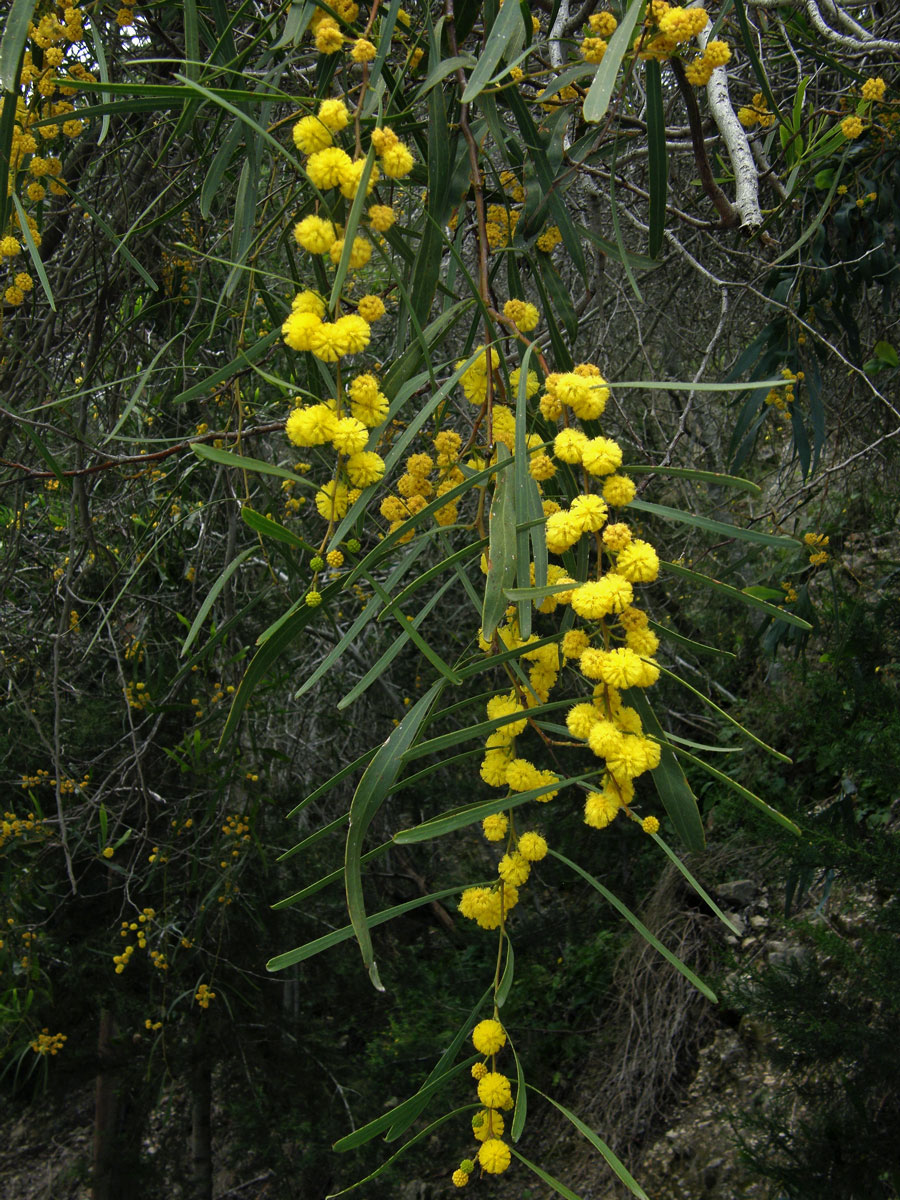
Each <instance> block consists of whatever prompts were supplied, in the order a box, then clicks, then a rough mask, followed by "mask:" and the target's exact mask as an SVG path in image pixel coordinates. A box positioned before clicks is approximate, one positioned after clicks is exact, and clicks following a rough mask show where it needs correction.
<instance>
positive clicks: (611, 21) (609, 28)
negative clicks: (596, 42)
mask: <svg viewBox="0 0 900 1200" xmlns="http://www.w3.org/2000/svg"><path fill="white" fill-rule="evenodd" d="M618 24H619V22H618V21H617V20H616V18H615V17H614V16H613V15H612V13H611V12H598V13H591V15H590V16H589V17H588V25H589V27H590V30H591V33H596V34H597V36H598V37H602V38H607V39H608V38H611V37H612V35H613V34H614V33H615V31H616V29H617V28H618Z"/></svg>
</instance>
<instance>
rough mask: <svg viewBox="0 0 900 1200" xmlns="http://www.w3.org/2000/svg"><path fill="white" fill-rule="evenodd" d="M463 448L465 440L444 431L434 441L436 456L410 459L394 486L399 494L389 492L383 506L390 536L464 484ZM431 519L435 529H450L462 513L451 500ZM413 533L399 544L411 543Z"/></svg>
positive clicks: (423, 454) (451, 431) (407, 535)
mask: <svg viewBox="0 0 900 1200" xmlns="http://www.w3.org/2000/svg"><path fill="white" fill-rule="evenodd" d="M461 445H462V438H461V437H460V435H459V434H458V433H456V432H455V431H454V430H452V429H443V430H441V431H440V432H438V433H436V434H435V435H434V437H433V439H432V448H433V450H434V454H426V453H421V452H420V453H416V454H411V455H409V457H408V458H407V460H406V464H405V470H404V472H403V474H402V475H400V477H399V478H398V479H397V480H396V482H395V484H394V488H395V491H396V494H394V492H389V493H388V494H387V495H386V496H385V498H384V499H383V500H382V502H381V507H380V510H379V511H380V512H381V515H382V516H383V517H384V519H385V520H386V521H389V522H390V525H389V527H388V532H389V533H393V532H394V530H396V529H399V528H400V526H401V525H402V524H403V523H404V521H408V520H409V518H410V517H413V516H415V515H416V513H420V512H421V511H422V509H423V508H425V506H426V505H427V504H429V503H430V502H431V501H432V500H434V499H437V498H439V497H441V496H445V495H446V494H447V493H448V492H449V491H451V490H452V489H453V488H455V487H457V486H458V485H459V484H460V483H462V482H463V480H464V478H465V476H464V475H463V472H462V470H461V469H460V467H459V452H460V447H461ZM432 515H433V518H434V522H435V524H436V525H442V526H448V525H453V524H455V523H456V520H457V518H458V516H459V510H458V508H457V506H456V503H455V501H452V500H451V501H449V502H448V503H447V504H444V505H442V506H441V507H440V508H438V509H436V510H435V512H434V513H433V514H432ZM414 533H415V529H414V528H412V527H411V528H410V529H409V530H408V531H407V532H406V533H405V534H404V535H403V536H402V537H401V539H400V541H401V542H406V541H409V539H410V538H411V537H412V536H413V534H414Z"/></svg>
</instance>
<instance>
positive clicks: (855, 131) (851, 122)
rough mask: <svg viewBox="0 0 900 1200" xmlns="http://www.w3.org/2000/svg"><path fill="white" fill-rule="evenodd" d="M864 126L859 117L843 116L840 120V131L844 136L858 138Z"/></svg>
mask: <svg viewBox="0 0 900 1200" xmlns="http://www.w3.org/2000/svg"><path fill="white" fill-rule="evenodd" d="M864 128H865V126H864V125H863V122H862V119H861V118H860V117H844V119H843V121H841V133H842V134H843V135H844V137H845V138H849V139H851V140H852V139H853V138H858V137H859V136H860V134H861V133H862V131H863V129H864Z"/></svg>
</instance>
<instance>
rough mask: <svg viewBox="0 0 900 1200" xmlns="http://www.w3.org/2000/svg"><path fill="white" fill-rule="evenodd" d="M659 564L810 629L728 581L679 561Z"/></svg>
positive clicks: (805, 622)
mask: <svg viewBox="0 0 900 1200" xmlns="http://www.w3.org/2000/svg"><path fill="white" fill-rule="evenodd" d="M660 565H661V566H662V567H664V568H665V569H666V570H667V571H671V572H672V574H673V575H680V576H681V577H682V578H683V579H690V580H691V582H692V583H702V584H704V585H705V586H706V587H710V588H712V589H713V590H714V591H717V592H722V593H723V594H724V595H726V596H730V597H731V599H732V600H739V601H740V602H741V603H742V604H747V605H749V606H750V607H751V608H758V609H761V610H762V611H763V612H764V613H765V614H766V615H767V616H769V617H774V618H775V619H776V620H777V621H785V622H787V624H788V625H796V626H797V628H798V629H807V630H809V629H812V625H810V623H809V621H804V620H803V618H802V617H797V616H795V615H794V614H793V613H792V612H788V611H787V610H786V609H783V608H775V606H774V605H772V604H768V603H766V601H765V600H757V598H756V597H755V596H750V595H748V594H747V593H746V592H743V591H740V590H739V589H738V588H736V587H732V586H731V584H730V583H722V582H721V580H719V579H713V578H712V576H710V575H701V574H700V573H699V572H698V571H689V570H688V568H687V567H682V566H681V565H680V564H679V563H670V562H664V561H662V560H660Z"/></svg>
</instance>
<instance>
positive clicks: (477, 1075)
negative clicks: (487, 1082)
mask: <svg viewBox="0 0 900 1200" xmlns="http://www.w3.org/2000/svg"><path fill="white" fill-rule="evenodd" d="M487 1073H488V1069H487V1067H486V1066H485V1065H484V1063H472V1078H473V1079H474V1080H475V1081H476V1083H477V1082H478V1080H479V1079H484V1077H485V1075H487Z"/></svg>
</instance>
